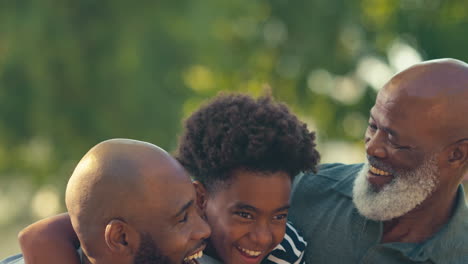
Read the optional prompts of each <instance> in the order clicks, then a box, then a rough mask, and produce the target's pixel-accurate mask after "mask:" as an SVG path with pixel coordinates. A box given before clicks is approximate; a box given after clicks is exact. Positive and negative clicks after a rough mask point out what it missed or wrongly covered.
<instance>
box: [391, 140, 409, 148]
mask: <svg viewBox="0 0 468 264" xmlns="http://www.w3.org/2000/svg"><path fill="white" fill-rule="evenodd" d="M389 142H390V145H392V147H393V148H395V149H409V147H408V146H402V145H398V144H397V143H395V142H392V141H389Z"/></svg>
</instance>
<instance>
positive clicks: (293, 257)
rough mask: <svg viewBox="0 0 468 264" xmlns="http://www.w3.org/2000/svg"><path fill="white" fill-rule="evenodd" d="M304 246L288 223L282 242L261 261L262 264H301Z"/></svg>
mask: <svg viewBox="0 0 468 264" xmlns="http://www.w3.org/2000/svg"><path fill="white" fill-rule="evenodd" d="M306 246H307V242H306V241H305V240H304V238H303V237H302V236H301V235H300V234H299V232H298V231H297V230H296V228H295V227H294V226H293V225H292V223H291V222H288V223H287V224H286V233H285V234H284V238H283V241H281V243H280V244H279V245H278V246H276V248H275V249H273V251H272V252H271V253H270V255H268V256H267V257H266V258H265V259H264V260H263V261H262V264H274V263H302V262H301V260H302V257H303V255H304V251H305V249H306Z"/></svg>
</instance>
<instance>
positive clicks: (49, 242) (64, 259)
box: [18, 213, 80, 264]
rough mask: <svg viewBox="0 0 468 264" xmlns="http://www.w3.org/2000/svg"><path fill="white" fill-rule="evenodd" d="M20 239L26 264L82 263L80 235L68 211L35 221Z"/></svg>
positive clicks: (22, 232)
mask: <svg viewBox="0 0 468 264" xmlns="http://www.w3.org/2000/svg"><path fill="white" fill-rule="evenodd" d="M18 240H19V243H20V246H21V250H22V251H23V255H24V261H25V263H26V264H46V263H47V264H63V263H69V264H80V258H79V255H78V253H77V251H76V248H78V247H79V241H78V237H77V236H76V234H75V231H74V230H73V226H72V224H71V221H70V217H69V216H68V214H67V213H64V214H60V215H56V216H52V217H49V218H46V219H43V220H40V221H37V222H35V223H33V224H32V225H30V226H28V227H26V228H25V229H23V230H22V231H21V232H20V233H19V234H18Z"/></svg>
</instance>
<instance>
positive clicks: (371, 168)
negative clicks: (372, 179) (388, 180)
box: [369, 165, 391, 176]
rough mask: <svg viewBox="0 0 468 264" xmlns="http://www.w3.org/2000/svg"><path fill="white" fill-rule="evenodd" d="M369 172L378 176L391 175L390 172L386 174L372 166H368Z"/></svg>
mask: <svg viewBox="0 0 468 264" xmlns="http://www.w3.org/2000/svg"><path fill="white" fill-rule="evenodd" d="M369 170H370V172H372V173H373V174H375V175H378V176H389V175H391V173H390V172H386V171H384V170H380V169H377V168H376V167H374V166H372V165H369Z"/></svg>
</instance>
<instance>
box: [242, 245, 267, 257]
mask: <svg viewBox="0 0 468 264" xmlns="http://www.w3.org/2000/svg"><path fill="white" fill-rule="evenodd" d="M239 248H240V250H242V252H244V253H247V255H250V256H252V257H256V256H259V255H260V254H262V252H261V251H254V250H248V249H245V248H241V247H239Z"/></svg>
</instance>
